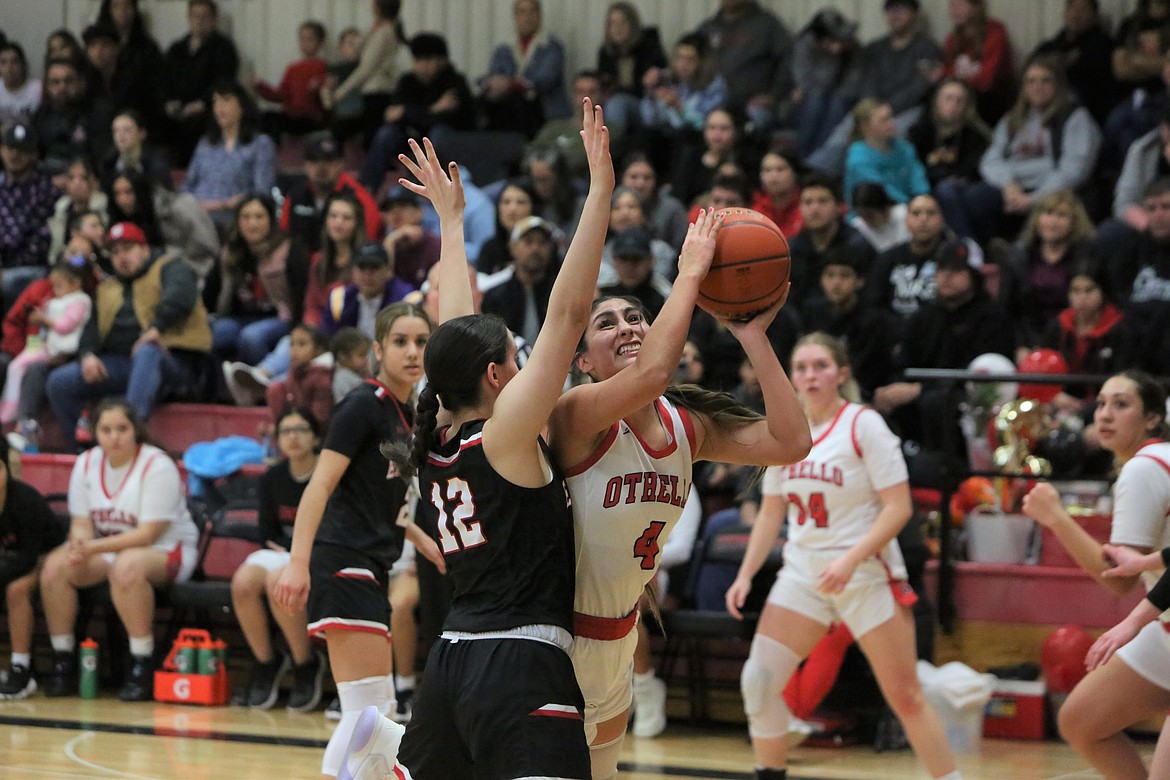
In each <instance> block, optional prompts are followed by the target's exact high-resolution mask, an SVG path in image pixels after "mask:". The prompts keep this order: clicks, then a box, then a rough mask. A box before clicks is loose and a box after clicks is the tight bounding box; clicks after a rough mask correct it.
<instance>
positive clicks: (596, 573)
mask: <svg viewBox="0 0 1170 780" xmlns="http://www.w3.org/2000/svg"><path fill="white" fill-rule="evenodd" d="M656 406H657V408H658V418H659V419H660V420H661V421H662V426H663V427H664V428H665V429H666V433H667V436H668V437H669V439H670V441H669V443H667V445H666V446H665V447H663V448H662V449H661V450H657V451H656V450H654V449H653V448H651V447H650V446H649V445H647V444H646V442H645V441H643V440H642V438H641V437H640V436H639V435H638V433H637V431H635V430H634V429H633V428H631V427H630V425H629V424H628V423H627V422H626V421H625V420H619V421H618V422H616V423H614V425H613V427H612V428H610V430H609V432H608V433H607V434H606V435H605V439H603V440H602V442H601V444H600V445H598V447H597V449H596V450H595V451H594V452H593V454H592V455H590V456H589V457H588V458H586V459H585V460H584V461H583V462H582V463H580V464H578V465H577V466H574V467H573V468H571V469H568V470H566V472H565V481H566V482H567V483H568V485H569V493H570V495H571V496H572V499H573V524H574V532H575V534H576V544H577V586H576V597H575V599H574V602H573V609H574V610H575V611H577V612H580V613H582V614H586V615H593V616H595V617H605V618H619V617H624V616H625V615H627V614H629V613H630V611H631V610H632V609H634V607H635V606H636V605H637V603H638V598H639V597H640V596H641V595H642V591H643V589H644V588H645V586H646V583H647V582H649V581H650V578H651V577H653V576H654V572H655V571H657V570H658V562H659V557H660V552H661V549H662V545H663V543H664V542H665V541H666V537H667V536H669V534H670V532H671V530H672V529H673V528H674V526H675V524H676V523H677V522H678V519H679V516H680V515H681V514H682V511H683V505H684V504H685V503H686V500H687V495H688V494H689V492H690V487H691V462H692V459H693V457H694V449H695V433H694V428H693V426H692V424H691V418H690V415H689V414H688V413H687V411H686V410H685V409H682V408H679V407H676V406H674V405H673V404H671V403H670V402H669V401H667V400H666V399H665V398H659V399H658V401H657V402H656Z"/></svg>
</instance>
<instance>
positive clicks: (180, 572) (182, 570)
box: [101, 542, 199, 582]
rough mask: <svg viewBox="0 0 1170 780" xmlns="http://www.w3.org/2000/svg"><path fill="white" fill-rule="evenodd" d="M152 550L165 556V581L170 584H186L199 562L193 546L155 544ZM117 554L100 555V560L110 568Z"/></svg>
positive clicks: (106, 553) (197, 553)
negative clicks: (168, 581)
mask: <svg viewBox="0 0 1170 780" xmlns="http://www.w3.org/2000/svg"><path fill="white" fill-rule="evenodd" d="M154 549H156V550H158V551H160V552H164V553H166V555H167V579H168V580H170V581H171V582H186V581H187V580H189V579H191V575H192V574H194V573H195V564H196V563H198V561H199V550H198V548H196V547H195V545H193V544H183V543H182V542H178V543H174V544H169V545H162V544H156V545H155V546H154ZM120 552H121V551H120V550H119V551H118V552H105V553H102V554H101V556H102V560H104V561H105V562H106V563H107V564H109V565H110V566H113V565H114V561H116V560H118V555H119V553H120Z"/></svg>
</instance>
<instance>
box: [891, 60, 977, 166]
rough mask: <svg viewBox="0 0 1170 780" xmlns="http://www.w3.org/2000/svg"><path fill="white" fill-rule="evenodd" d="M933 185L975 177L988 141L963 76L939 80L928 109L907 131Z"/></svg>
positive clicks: (907, 136)
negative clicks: (961, 77)
mask: <svg viewBox="0 0 1170 780" xmlns="http://www.w3.org/2000/svg"><path fill="white" fill-rule="evenodd" d="M906 138H907V139H908V140H909V141H910V143H912V144H914V149H915V151H917V152H918V159H920V160H922V165H923V167H924V168H926V178H927V179H929V180H930V184H931V186H932V187H939V186H948V187H949V186H954V185H956V184H967V183H969V182H973V181H978V179H979V161H980V159H982V157H983V152H985V151H986V150H987V145H988V144H989V143H991V130H990V129H989V128H988V127H987V125H986V124H984V122H983V120H982V119H980V118H979V112H978V111H976V110H975V95H974V94H973V93H972V92H971V88H970V87H969V86H967V83H966V82H965V81H963V80H962V79H958V78H955V77H954V76H951V77H950V78H946V79H943V80H942V81H940V82H939V84H938V87H936V88H935V91H934V95H933V96H932V97H931V100H930V110H929V111H925V112H923V114H922V117H921V118H920V119H919V120H918V122H916V123H915V124H914V126H913V127H911V128H910V130H909V131H908V132H907V133H906Z"/></svg>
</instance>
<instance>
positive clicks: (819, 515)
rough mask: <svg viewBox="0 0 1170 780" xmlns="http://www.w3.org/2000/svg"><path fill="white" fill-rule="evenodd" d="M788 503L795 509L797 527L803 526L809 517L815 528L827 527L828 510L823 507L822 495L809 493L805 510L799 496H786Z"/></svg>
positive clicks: (823, 498) (791, 494) (792, 494)
mask: <svg viewBox="0 0 1170 780" xmlns="http://www.w3.org/2000/svg"><path fill="white" fill-rule="evenodd" d="M788 503H789V504H792V505H793V506H794V507H796V524H797V525H804V523H805V521H806V520H808V519H809V518H810V517H811V518H812V519H813V522H814V523H816V526H817V528H828V527H829V510H828V509H827V508H826V507H825V494H824V493H810V494H809V496H808V508H807V509H806V508H805V506H804V503H803V502H802V501H801V500H800V496H798V495H796V494H795V493H789V494H788Z"/></svg>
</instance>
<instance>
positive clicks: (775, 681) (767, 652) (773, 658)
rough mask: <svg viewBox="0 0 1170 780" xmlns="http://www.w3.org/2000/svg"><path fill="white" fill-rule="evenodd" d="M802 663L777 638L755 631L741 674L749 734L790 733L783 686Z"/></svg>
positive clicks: (769, 736) (772, 735) (771, 735)
mask: <svg viewBox="0 0 1170 780" xmlns="http://www.w3.org/2000/svg"><path fill="white" fill-rule="evenodd" d="M799 665H800V658H798V657H797V655H796V653H794V652H792V650H790V649H789V648H788V647H786V646H784V645H782V644H780V643H779V642H777V641H776V640H775V639H772V638H770V637H766V636H763V635H761V634H756V636H755V638H754V639H752V647H751V651H750V652H749V653H748V659H747V663H745V664H744V665H743V673H742V674H741V675H740V678H739V684H740V691H741V692H742V693H743V709H744V712H746V713H747V716H748V733H749V734H751V735H752V737H754V738H757V739H775V738H777V737H783V736H785V735H787V734H788V719H789V716H790V714H791V713H789V711H788V705H787V704H785V702H784V686H785V685H787V684H788V680H789V678H791V677H792V673H793V672H795V671H796V667H798V666H799Z"/></svg>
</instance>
